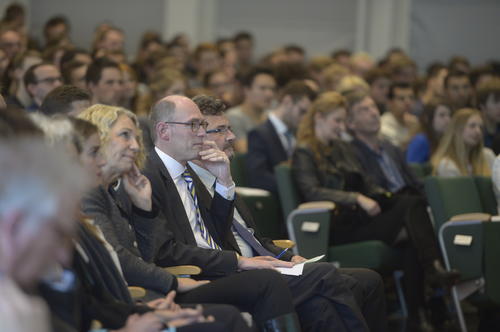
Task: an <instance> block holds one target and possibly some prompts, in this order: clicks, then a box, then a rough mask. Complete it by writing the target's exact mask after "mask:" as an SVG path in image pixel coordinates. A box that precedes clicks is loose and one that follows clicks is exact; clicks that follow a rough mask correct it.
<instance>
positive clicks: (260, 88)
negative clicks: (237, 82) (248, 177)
mask: <svg viewBox="0 0 500 332" xmlns="http://www.w3.org/2000/svg"><path fill="white" fill-rule="evenodd" d="M242 85H243V88H244V93H245V99H244V100H243V103H242V104H241V105H238V106H235V107H233V108H230V109H228V110H227V117H228V118H229V122H230V124H231V128H232V129H233V132H234V134H235V135H236V141H235V150H236V151H237V152H242V153H245V152H246V151H247V134H248V132H249V131H250V130H252V129H253V128H254V127H256V126H257V125H259V124H260V123H262V122H263V121H265V119H266V117H267V110H269V108H270V107H271V103H272V101H273V99H274V93H275V88H276V81H275V79H274V77H273V74H272V72H271V71H270V70H269V69H265V68H254V69H253V70H252V71H251V72H250V73H249V74H248V75H246V76H245V77H244V78H243V80H242Z"/></svg>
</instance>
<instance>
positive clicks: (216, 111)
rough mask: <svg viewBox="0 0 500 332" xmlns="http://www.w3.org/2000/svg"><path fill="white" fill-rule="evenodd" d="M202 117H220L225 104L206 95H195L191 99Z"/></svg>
mask: <svg viewBox="0 0 500 332" xmlns="http://www.w3.org/2000/svg"><path fill="white" fill-rule="evenodd" d="M192 100H193V102H194V103H195V104H196V105H197V106H198V108H199V109H200V111H201V114H203V115H222V114H224V111H225V110H226V104H224V102H223V101H222V100H220V99H217V98H215V97H212V96H207V95H197V96H194V97H193V98H192Z"/></svg>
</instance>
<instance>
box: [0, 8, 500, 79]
mask: <svg viewBox="0 0 500 332" xmlns="http://www.w3.org/2000/svg"><path fill="white" fill-rule="evenodd" d="M180 1H182V2H180ZM401 1H402V0H335V1H334V0H252V1H248V0H142V1H141V0H20V1H19V2H21V3H24V4H25V5H26V6H27V9H28V12H29V23H30V25H31V29H30V30H31V31H32V32H33V33H34V35H35V36H37V37H38V36H41V31H42V27H43V24H44V23H45V22H46V20H47V19H48V18H49V17H51V16H53V15H55V14H64V15H65V16H67V17H68V18H69V19H70V21H71V23H72V38H73V40H74V42H75V43H76V44H77V45H78V46H82V47H89V46H90V43H91V39H92V33H93V31H94V28H95V26H96V25H97V24H99V23H101V22H104V21H107V22H111V23H113V24H115V25H117V26H119V27H121V28H123V29H124V30H125V33H126V35H127V42H126V48H127V52H128V55H129V57H130V58H133V57H134V56H135V52H136V50H137V44H138V42H139V39H140V36H141V35H142V33H143V32H144V31H146V30H156V31H159V32H162V33H164V35H165V36H167V35H169V34H168V31H165V30H166V27H170V28H171V26H172V24H170V25H168V24H167V23H169V22H170V23H172V20H170V21H168V17H169V16H170V17H172V15H173V17H176V16H175V14H176V13H169V12H168V8H169V7H170V8H179V6H183V4H184V3H189V7H186V8H193V9H195V10H196V11H197V13H194V14H193V15H192V16H191V17H189V18H187V19H186V20H185V22H184V23H185V24H184V26H190V27H191V26H192V27H193V28H192V29H190V31H198V35H197V36H191V38H192V39H193V40H194V41H201V40H200V39H207V38H208V37H207V36H211V37H212V38H211V39H215V38H216V37H227V36H231V35H233V34H234V33H235V32H237V31H239V30H242V29H244V30H249V31H251V32H252V33H254V35H255V37H256V42H257V44H256V53H257V55H262V54H265V53H267V52H270V51H272V50H274V49H276V48H278V47H280V46H282V45H283V44H286V43H290V42H294V43H297V44H301V45H303V46H304V47H305V48H306V49H307V51H308V54H309V55H317V54H328V53H330V52H331V51H332V50H333V49H335V48H340V47H342V48H344V47H345V48H350V49H353V50H354V51H361V50H366V48H369V47H370V45H372V46H373V45H374V44H375V45H376V44H377V43H382V45H383V44H384V43H385V44H387V47H390V46H398V45H393V44H390V43H391V42H390V40H391V37H390V36H388V37H387V38H381V40H377V36H378V37H381V35H380V34H378V35H377V34H376V33H375V34H374V33H370V31H371V32H374V31H375V32H377V31H376V30H374V29H377V27H382V26H384V25H386V24H387V22H389V24H390V25H391V26H390V30H392V31H393V32H399V31H401V30H404V29H406V28H408V29H409V31H408V38H407V39H408V40H406V41H405V43H404V44H406V45H409V47H408V51H409V52H410V55H411V56H412V57H413V58H414V59H416V60H417V63H418V64H419V65H420V68H421V69H423V68H424V67H425V66H426V65H427V64H429V63H430V62H431V61H434V60H441V61H446V60H448V58H449V57H450V56H451V55H454V54H461V55H465V56H467V57H469V58H470V60H471V61H472V62H473V64H478V63H481V62H482V61H485V60H488V59H491V58H500V43H499V42H498V37H497V36H499V35H500V24H498V23H497V22H498V18H499V17H500V1H499V0H404V1H405V2H406V3H408V4H409V6H410V10H409V11H408V14H404V13H403V14H402V13H401V12H400V11H398V10H397V8H396V7H398V5H399V4H400V3H401ZM10 2H11V1H7V0H0V10H3V8H5V6H6V5H7V4H8V3H10ZM174 3H175V7H174V6H172V4H174ZM168 4H170V6H168ZM207 6H210V9H211V10H208V11H207ZM363 6H364V8H365V12H364V13H363V11H362V10H360V8H362V7H363ZM381 6H382V7H381ZM378 8H384V10H383V11H382V14H380V11H378V12H377V15H375V14H374V11H375V10H376V9H378ZM385 8H389V9H391V8H392V9H393V10H392V11H391V10H387V11H386V10H385ZM394 8H396V9H394ZM385 12H387V13H386V14H384V13H385ZM384 15H386V17H384ZM401 15H407V16H408V17H406V18H405V17H402V18H401V17H400V16H401ZM374 16H377V20H378V21H376V22H373V17H374ZM200 21H203V22H204V23H203V24H204V25H201V24H200V23H199V22H200ZM207 22H208V23H207ZM401 22H406V24H402V23H401ZM207 24H208V26H207ZM407 26H408V27H407ZM207 27H208V28H209V29H208V28H207ZM200 30H201V32H204V33H200V32H199V31H200ZM207 30H208V33H207ZM360 31H362V34H361V35H360ZM382 37H383V35H382ZM370 38H371V39H370ZM361 39H363V40H362V42H360V40H361ZM382 39H384V40H382ZM388 41H389V42H388ZM356 48H357V49H356ZM363 48H364V49H363ZM385 48H386V47H383V49H385ZM375 55H379V54H375Z"/></svg>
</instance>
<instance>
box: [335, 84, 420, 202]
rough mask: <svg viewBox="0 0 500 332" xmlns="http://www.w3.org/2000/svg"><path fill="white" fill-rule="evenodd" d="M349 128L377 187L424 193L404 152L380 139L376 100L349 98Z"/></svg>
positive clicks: (361, 96) (353, 95)
mask: <svg viewBox="0 0 500 332" xmlns="http://www.w3.org/2000/svg"><path fill="white" fill-rule="evenodd" d="M345 97H346V99H347V103H348V106H347V108H348V110H347V111H348V112H347V126H348V128H349V129H350V131H351V133H352V134H354V135H353V136H354V139H353V141H352V145H353V147H354V148H355V151H356V154H357V157H358V159H359V161H360V163H361V165H362V167H363V169H364V170H365V171H366V174H367V175H369V176H370V177H372V179H373V180H374V181H375V183H376V184H377V185H379V186H380V187H382V188H384V189H385V190H387V191H389V192H392V193H396V192H400V191H401V192H402V191H405V192H410V193H415V194H419V195H420V194H423V192H422V184H421V183H420V181H418V179H417V178H416V177H415V175H414V174H413V172H412V171H411V169H410V167H409V166H408V163H407V162H406V160H405V157H404V155H403V153H402V151H401V150H400V149H399V148H398V147H396V146H395V145H393V144H391V143H390V142H389V141H387V140H384V139H382V138H381V137H380V135H379V133H380V113H379V111H378V108H377V106H376V104H375V102H374V101H373V99H372V98H371V97H370V96H369V95H367V94H364V93H359V92H353V93H349V94H347V95H346V96H345Z"/></svg>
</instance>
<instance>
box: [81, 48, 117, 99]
mask: <svg viewBox="0 0 500 332" xmlns="http://www.w3.org/2000/svg"><path fill="white" fill-rule="evenodd" d="M85 81H86V82H87V88H88V90H89V91H90V94H91V95H92V102H91V104H98V103H101V104H104V105H112V106H116V105H118V104H119V102H120V98H121V95H122V90H123V75H122V72H121V70H120V67H119V66H118V64H117V63H116V62H114V61H111V60H108V59H107V58H100V59H97V60H95V61H94V62H92V63H91V64H90V66H89V67H88V68H87V73H86V74H85Z"/></svg>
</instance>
